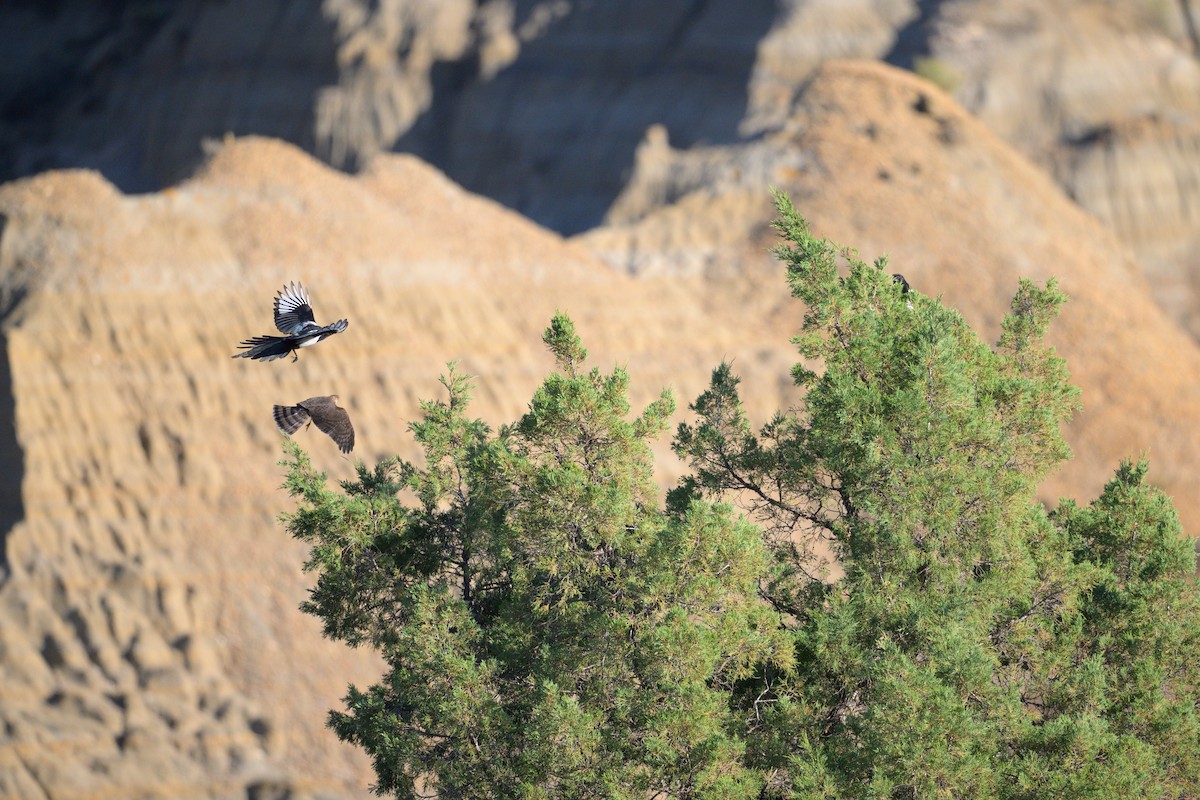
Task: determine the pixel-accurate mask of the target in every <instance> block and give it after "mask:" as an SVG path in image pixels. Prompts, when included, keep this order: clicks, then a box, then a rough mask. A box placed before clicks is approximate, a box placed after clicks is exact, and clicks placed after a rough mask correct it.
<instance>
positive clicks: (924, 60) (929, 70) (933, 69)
mask: <svg viewBox="0 0 1200 800" xmlns="http://www.w3.org/2000/svg"><path fill="white" fill-rule="evenodd" d="M913 72H915V73H916V74H918V75H920V76H921V77H922V78H924V79H925V80H927V81H929V82H930V83H932V84H933V85H934V86H937V87H938V88H940V89H941V90H942V91H944V92H953V91H954V90H955V89H957V88H958V86H959V84H961V83H962V76H961V75H959V74H958V72H957V71H956V70H955V69H954V67H952V66H950V65H949V64H947V63H946V62H945V61H943V60H941V59H940V58H934V57H933V56H917V57H916V58H915V59H913Z"/></svg>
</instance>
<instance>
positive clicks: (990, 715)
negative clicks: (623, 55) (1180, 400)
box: [286, 196, 1200, 800]
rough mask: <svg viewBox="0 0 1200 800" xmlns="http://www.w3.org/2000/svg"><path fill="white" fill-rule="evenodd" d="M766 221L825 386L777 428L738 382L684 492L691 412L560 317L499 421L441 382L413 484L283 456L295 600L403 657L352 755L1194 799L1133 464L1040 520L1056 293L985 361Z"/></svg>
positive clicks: (420, 778)
mask: <svg viewBox="0 0 1200 800" xmlns="http://www.w3.org/2000/svg"><path fill="white" fill-rule="evenodd" d="M777 204H778V208H779V212H780V218H779V222H778V224H777V227H778V229H779V231H780V232H781V234H782V235H783V238H784V240H785V244H784V245H782V246H781V247H780V248H778V250H777V254H778V256H779V257H780V259H781V260H782V261H783V263H784V264H785V266H786V269H787V277H788V283H789V285H790V286H791V288H792V292H793V294H794V295H795V296H796V297H797V298H798V299H800V300H801V301H802V302H803V303H804V304H805V308H806V316H805V320H804V323H803V325H802V327H801V330H800V331H799V333H798V335H797V336H796V337H795V339H794V340H793V341H794V343H795V344H796V346H797V348H798V350H799V353H800V355H801V356H803V357H804V359H806V361H805V364H808V365H817V366H818V369H816V370H814V369H811V368H810V367H808V366H804V365H797V366H796V367H795V368H794V370H793V376H794V378H795V380H796V381H797V383H798V384H799V385H800V386H801V387H802V388H803V390H804V400H803V403H802V404H801V405H800V407H798V408H796V409H792V410H789V411H786V412H785V411H780V412H778V413H777V414H775V415H774V416H773V417H772V418H771V419H770V420H769V421H768V422H767V423H766V424H765V425H763V426H762V427H761V428H759V429H757V430H756V429H755V428H754V427H753V426H752V425H751V422H750V420H749V418H748V416H747V414H746V413H745V411H744V409H743V406H742V402H741V398H740V396H739V382H738V378H737V376H736V375H735V374H734V373H733V370H732V368H731V367H730V366H729V365H728V364H722V365H720V366H718V367H717V368H716V369H715V370H714V371H713V375H712V381H711V383H710V386H709V387H708V389H707V390H705V391H704V392H703V393H702V394H701V395H700V396H699V397H698V398H697V399H696V401H695V403H694V404H693V405H692V406H691V411H692V414H691V416H690V418H689V420H688V421H686V422H684V423H683V424H681V425H680V426H679V427H678V430H677V433H676V436H675V440H674V445H675V449H676V452H677V453H678V454H679V456H680V457H681V458H683V459H684V460H685V461H686V462H687V464H688V465H689V467H690V470H691V474H690V475H688V476H687V477H686V478H685V479H684V480H683V481H681V482H680V484H679V485H678V486H676V487H675V488H673V489H672V490H671V491H669V492H668V493H667V497H666V502H665V504H664V503H662V502H661V501H660V494H659V490H658V488H657V487H656V486H655V484H654V482H653V480H652V466H653V465H652V461H651V457H650V450H649V446H648V442H649V441H650V440H651V439H652V438H654V437H656V436H659V435H661V434H662V433H663V432H664V431H665V430H666V429H667V426H668V421H669V420H670V418H671V417H672V415H673V413H674V402H673V400H672V398H671V396H670V394H669V393H666V392H664V393H663V394H662V396H661V397H660V398H659V399H658V400H656V401H654V402H653V403H651V404H650V405H649V406H647V407H646V408H645V409H644V410H642V412H641V413H640V414H634V413H633V412H632V410H631V408H630V404H629V402H628V400H627V394H628V388H629V387H628V384H629V377H628V375H627V374H626V372H625V371H624V370H622V369H619V368H617V369H614V370H612V371H611V372H602V371H600V370H598V369H595V368H590V369H589V368H588V366H587V351H586V349H585V348H584V347H583V344H582V342H581V340H580V338H579V336H578V335H577V333H576V331H575V328H574V325H573V323H572V322H571V321H570V320H569V319H568V318H567V317H565V316H564V315H562V314H558V315H556V316H555V317H554V319H553V320H552V321H551V323H550V326H549V327H548V328H547V330H546V333H545V336H544V342H545V344H546V346H547V347H548V348H549V349H550V351H551V352H552V353H553V355H554V357H555V359H556V362H557V369H556V371H555V372H554V373H553V374H551V375H550V376H549V377H548V378H547V379H546V380H545V381H544V383H543V384H542V385H541V386H540V387H539V388H538V389H537V391H536V392H535V394H534V396H533V398H532V400H531V401H530V404H529V408H528V411H527V413H525V414H524V415H523V416H522V417H521V418H520V419H519V420H517V421H516V422H515V423H513V424H511V425H508V426H504V427H502V428H500V429H499V430H498V431H492V430H490V429H489V428H488V427H487V426H486V425H484V424H483V423H482V422H480V421H479V420H476V419H473V418H471V417H469V416H468V414H467V408H468V405H469V401H470V383H469V381H468V380H467V379H466V378H464V377H463V376H461V375H460V374H458V373H457V372H456V371H455V369H454V368H453V365H452V366H451V369H450V372H449V374H448V376H447V377H446V378H445V379H444V380H443V383H444V385H445V389H446V395H447V396H446V399H444V400H440V401H436V402H428V403H425V404H424V405H423V407H422V415H421V419H420V420H419V421H417V422H415V423H413V424H412V426H411V430H412V432H413V435H414V437H415V439H416V441H417V442H418V444H420V446H421V447H422V448H423V451H424V459H423V461H422V463H421V464H419V465H418V464H414V463H408V462H404V461H400V460H395V459H393V460H388V461H385V462H383V463H381V464H379V465H378V466H376V467H375V468H374V469H367V468H366V467H365V466H360V467H359V471H358V477H357V480H355V481H351V482H347V483H345V484H343V486H342V487H341V488H342V491H340V492H337V491H332V490H330V489H328V488H327V487H326V485H325V484H326V482H325V477H324V475H321V474H318V473H316V472H315V471H314V470H313V468H312V465H311V464H310V462H309V461H308V459H307V457H306V456H305V455H304V454H303V453H302V452H301V451H299V450H298V449H296V448H295V447H294V446H290V448H289V451H288V456H289V457H288V460H287V462H286V464H287V466H288V477H287V484H286V485H287V487H288V488H289V490H290V491H291V492H292V493H293V495H295V496H296V497H297V498H298V509H297V511H296V512H295V513H293V514H291V515H288V517H287V519H286V522H287V525H288V526H289V529H290V530H291V531H292V533H293V534H294V535H295V536H297V537H299V538H301V539H303V540H305V541H307V542H309V543H310V545H311V546H312V550H311V557H310V559H309V561H308V563H307V564H306V567H307V569H309V570H311V571H313V572H314V573H315V574H316V585H315V586H314V588H313V590H312V595H311V597H310V599H309V601H308V602H307V603H306V604H305V609H306V610H308V611H309V612H311V613H313V614H315V615H317V616H318V617H319V618H320V619H321V620H322V622H323V624H324V625H325V631H326V633H327V634H328V635H329V636H332V637H335V638H339V639H342V640H344V641H346V642H348V643H350V644H351V645H355V646H358V645H362V646H368V647H371V648H373V649H375V650H377V651H378V652H379V653H381V654H382V656H383V657H384V659H385V660H386V662H387V665H388V670H387V673H386V674H385V675H384V676H383V677H382V678H381V680H380V681H379V682H378V683H376V684H374V685H372V686H370V687H367V688H366V689H359V688H355V687H351V689H350V692H349V695H348V696H347V698H346V709H345V710H344V711H341V712H335V713H334V714H333V715H332V719H331V721H332V725H333V727H334V728H335V730H336V731H337V733H338V735H339V736H341V737H342V738H343V739H345V740H347V741H351V742H354V743H356V744H358V745H359V746H361V747H362V748H363V749H364V750H366V752H367V753H369V754H370V755H371V757H372V758H373V759H374V766H375V772H376V775H377V776H378V785H377V789H378V790H379V791H380V792H391V793H394V794H396V795H397V796H400V797H417V796H428V795H429V794H430V793H436V794H437V795H438V796H441V797H463V798H485V797H486V798H492V797H495V798H500V797H504V798H508V797H525V798H574V797H614V798H648V797H677V798H701V797H711V798H738V797H745V798H751V797H755V798H774V797H795V798H932V797H956V798H957V797H962V798H965V797H978V798H1012V799H1013V800H1018V799H1020V800H1026V799H1028V800H1032V799H1033V798H1040V797H1062V798H1077V797H1114V798H1116V797H1130V796H1151V797H1178V798H1182V797H1192V796H1195V789H1194V784H1195V778H1196V776H1197V775H1200V720H1198V719H1197V710H1198V707H1200V686H1198V684H1197V672H1196V664H1197V655H1200V624H1198V623H1197V619H1198V618H1200V615H1198V614H1197V611H1198V610H1200V609H1198V608H1197V600H1196V593H1195V590H1194V589H1193V584H1192V582H1191V575H1192V572H1193V570H1194V567H1195V558H1194V555H1193V550H1192V548H1191V545H1190V543H1189V542H1188V541H1187V540H1186V539H1185V538H1184V537H1183V535H1182V531H1181V530H1180V528H1179V524H1178V521H1177V519H1176V517H1175V514H1174V511H1173V510H1172V508H1171V504H1170V502H1169V500H1168V499H1167V498H1166V497H1164V496H1163V495H1162V494H1161V493H1159V492H1157V491H1156V490H1154V489H1153V488H1152V487H1150V486H1148V485H1147V484H1146V482H1145V477H1146V465H1145V464H1144V463H1136V464H1134V463H1127V464H1123V465H1122V466H1121V467H1120V468H1119V469H1118V471H1117V474H1116V476H1115V477H1114V479H1113V481H1112V482H1111V483H1110V484H1109V485H1108V486H1107V487H1106V489H1105V491H1104V493H1103V494H1102V495H1101V496H1100V497H1099V498H1098V499H1097V500H1096V501H1095V502H1093V503H1092V504H1090V505H1088V506H1086V507H1083V506H1079V505H1077V504H1075V503H1073V502H1069V501H1064V502H1063V503H1061V504H1060V505H1059V506H1058V507H1057V508H1056V509H1054V510H1052V511H1048V510H1047V509H1046V508H1045V507H1044V506H1043V505H1042V503H1040V502H1039V501H1038V499H1037V494H1036V488H1037V485H1038V482H1039V481H1040V480H1041V479H1042V478H1044V477H1045V476H1046V475H1047V474H1048V473H1049V472H1050V471H1051V470H1053V469H1054V468H1055V467H1056V466H1057V465H1058V464H1060V463H1061V462H1062V461H1063V460H1065V459H1066V458H1068V457H1069V455H1070V453H1069V450H1068V448H1067V446H1066V443H1065V441H1064V439H1063V437H1062V433H1061V427H1062V425H1063V424H1064V423H1066V422H1067V421H1068V420H1069V419H1070V417H1071V415H1072V414H1074V413H1075V411H1076V409H1077V408H1078V405H1079V398H1078V391H1077V390H1076V389H1075V388H1074V387H1072V386H1071V385H1070V382H1069V377H1068V374H1067V370H1066V365H1065V363H1064V362H1063V360H1062V359H1061V358H1059V357H1058V356H1057V355H1056V354H1055V353H1054V351H1053V349H1052V348H1050V347H1048V346H1047V345H1046V344H1045V342H1044V341H1043V336H1044V335H1045V333H1046V330H1047V328H1048V326H1049V324H1050V323H1051V322H1052V320H1053V318H1054V316H1055V315H1056V314H1057V312H1058V310H1059V308H1060V307H1061V306H1062V304H1063V303H1064V302H1065V300H1066V298H1065V295H1063V293H1062V292H1061V291H1060V290H1059V289H1058V288H1057V286H1056V285H1055V284H1054V282H1053V281H1050V282H1049V283H1048V284H1047V285H1046V286H1045V287H1038V286H1035V285H1034V284H1032V283H1030V282H1027V281H1022V282H1021V284H1020V286H1019V287H1018V290H1017V293H1016V296H1015V297H1014V299H1013V303H1012V307H1011V310H1010V313H1009V315H1008V317H1007V318H1006V319H1005V320H1004V323H1003V328H1002V330H1003V332H1002V335H1001V337H1000V340H999V341H998V342H997V343H996V345H995V346H994V347H989V346H988V345H987V344H985V343H984V342H982V341H980V340H979V338H978V337H977V336H976V334H975V333H974V332H973V331H972V330H971V329H970V327H969V326H968V325H967V324H966V323H965V321H964V320H963V318H962V317H961V316H960V315H959V314H958V313H957V312H955V311H954V310H952V309H949V308H947V307H945V306H943V305H942V304H941V303H940V302H939V301H938V300H936V299H934V298H930V297H927V296H925V295H923V294H921V293H920V292H919V291H913V292H911V293H909V294H906V295H902V294H901V291H900V287H899V286H898V285H897V284H896V283H895V282H893V281H892V279H891V276H890V275H889V274H888V273H887V271H886V269H885V267H886V260H885V259H880V260H878V261H876V262H875V263H873V264H868V263H865V262H863V261H862V260H860V259H859V258H858V257H857V255H856V254H855V253H854V252H853V251H850V250H846V249H844V248H841V247H838V246H836V245H834V244H832V243H830V242H828V241H826V240H823V239H820V238H817V237H814V236H813V235H812V233H811V231H810V230H809V228H808V226H807V224H806V223H805V221H804V219H803V218H802V217H801V216H800V215H799V214H798V213H797V212H796V211H795V209H794V208H793V207H792V205H791V203H790V202H789V201H788V200H787V199H786V198H785V197H783V196H778V197H777ZM917 288H919V287H917ZM733 504H736V505H737V506H740V508H741V509H742V511H743V512H744V514H742V515H739V514H738V513H736V512H735V511H734V510H733V507H734V506H733Z"/></svg>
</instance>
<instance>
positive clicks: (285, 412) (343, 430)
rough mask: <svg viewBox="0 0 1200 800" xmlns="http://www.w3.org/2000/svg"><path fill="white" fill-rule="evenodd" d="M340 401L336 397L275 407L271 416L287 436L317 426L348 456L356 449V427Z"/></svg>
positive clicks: (334, 395)
mask: <svg viewBox="0 0 1200 800" xmlns="http://www.w3.org/2000/svg"><path fill="white" fill-rule="evenodd" d="M337 399H338V396H337V395H336V394H331V395H326V396H325V397H310V398H308V399H307V400H301V401H300V402H299V403H297V404H296V405H294V406H275V407H274V408H273V409H272V411H271V415H272V416H273V417H275V424H276V425H278V426H279V430H281V431H283V432H284V433H286V434H287V435H288V436H291V435H292V434H293V433H295V432H296V431H298V430H300V426H301V425H305V424H307V423H314V424H315V425H316V426H317V428H318V429H319V430H321V431H323V432H324V433H327V434H329V438H331V439H333V441H335V442H337V446H338V448H339V449H341V451H342V452H343V453H349V452H350V451H351V450H353V449H354V426H353V425H351V424H350V415H349V414H347V413H346V409H344V408H342V407H341V406H339V405H338V404H337Z"/></svg>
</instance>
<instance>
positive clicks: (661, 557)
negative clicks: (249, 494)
mask: <svg viewBox="0 0 1200 800" xmlns="http://www.w3.org/2000/svg"><path fill="white" fill-rule="evenodd" d="M545 340H546V344H547V346H548V347H549V348H550V350H551V351H552V352H553V353H554V355H555V357H556V359H557V361H558V368H559V372H557V373H555V374H553V375H551V376H550V377H549V378H547V380H546V382H545V383H544V384H543V385H542V386H541V388H539V389H538V391H537V392H536V394H535V395H534V398H533V400H532V402H531V403H530V406H529V411H528V413H526V414H525V415H524V416H523V417H522V418H521V419H520V420H519V421H518V422H517V423H516V424H514V425H512V426H510V427H507V428H503V429H501V430H500V431H499V433H498V434H492V433H491V432H490V431H489V430H488V428H487V427H486V426H485V425H483V424H482V423H481V422H479V421H478V420H473V419H470V418H469V417H468V416H467V414H466V411H467V405H468V402H469V399H470V394H469V385H468V383H467V381H466V380H465V379H463V378H462V377H461V376H460V375H458V374H457V373H456V372H454V370H453V369H452V370H451V372H450V375H449V376H448V377H447V378H446V379H445V380H444V381H443V383H444V385H445V387H446V390H447V393H448V399H447V400H445V401H440V402H434V403H426V404H425V405H424V406H423V409H422V419H421V421H419V422H417V423H415V424H413V426H412V430H413V433H414V435H415V437H416V439H417V441H418V442H419V443H420V444H421V446H422V447H423V449H424V454H425V459H424V462H425V463H424V465H423V466H417V465H414V464H410V463H406V462H400V461H389V462H385V463H384V464H381V465H380V466H379V467H377V468H376V469H375V470H374V471H368V470H366V469H365V468H360V469H359V476H358V480H357V481H355V482H351V483H348V484H346V485H345V486H344V487H343V489H344V494H338V493H334V492H330V491H328V490H326V489H324V488H323V476H320V475H316V474H314V472H313V471H312V467H311V465H310V464H309V462H308V460H307V458H306V457H304V456H303V454H301V453H300V452H299V451H298V450H295V449H294V448H293V449H292V450H291V451H290V455H291V460H290V461H289V462H288V467H289V473H288V483H287V485H288V487H289V489H291V490H292V492H293V493H294V494H296V495H297V496H298V497H299V498H300V500H301V506H300V509H299V511H297V512H296V513H295V514H293V515H290V516H289V518H288V525H289V527H290V529H291V530H292V532H293V533H294V534H295V535H296V536H298V537H300V538H302V539H304V540H306V541H308V542H310V543H312V545H313V550H312V558H311V559H310V561H309V562H308V564H307V568H308V569H310V570H313V571H315V572H316V573H317V576H318V578H317V586H316V588H315V589H314V590H313V594H312V598H311V600H310V601H309V602H308V603H307V604H306V610H308V611H310V612H312V613H314V614H316V615H317V616H319V617H320V618H321V619H322V620H324V622H325V630H326V633H327V634H329V635H330V636H334V637H337V638H340V639H344V640H345V641H347V642H349V643H351V644H369V645H370V646H372V647H374V648H375V649H377V650H379V652H380V653H382V655H383V656H384V658H385V659H386V660H387V663H388V667H389V670H388V673H387V675H385V676H384V678H383V679H382V680H381V681H380V682H379V683H378V684H376V685H374V686H372V687H370V688H369V689H367V690H365V691H360V690H358V689H354V688H352V689H351V691H350V694H349V696H348V697H347V710H346V711H345V712H338V713H335V714H334V715H333V718H332V722H333V726H334V728H335V729H336V730H337V732H338V734H339V736H341V737H342V738H344V739H346V740H348V741H352V742H355V743H356V744H358V745H360V746H361V747H363V748H364V749H365V750H366V751H367V752H368V753H370V754H371V756H372V758H373V759H374V766H375V772H376V775H377V776H378V787H377V788H378V789H379V790H380V791H383V792H393V793H395V794H397V795H398V796H401V797H415V796H418V794H419V790H421V789H428V790H434V791H437V792H439V793H440V794H441V795H442V796H450V797H575V796H600V797H630V798H635V797H636V798H641V797H646V796H650V795H653V794H656V793H659V794H669V795H672V796H687V797H697V798H698V797H712V798H726V797H755V796H757V794H758V792H759V789H760V786H761V778H760V777H759V775H758V773H757V772H756V771H754V770H752V769H748V768H747V767H746V766H745V765H744V763H743V762H744V746H743V744H742V742H741V740H740V738H739V737H738V736H737V731H738V730H739V729H740V727H741V723H740V721H739V719H738V718H737V717H736V715H735V708H734V707H733V706H731V704H730V703H729V700H728V697H729V692H730V690H731V688H732V687H733V686H735V685H738V684H740V683H744V682H746V681H748V680H750V679H751V678H752V677H753V676H754V674H755V672H756V670H758V669H759V668H760V667H761V665H764V664H777V665H786V664H787V663H788V660H789V658H790V650H789V649H788V647H787V641H786V638H785V637H784V636H783V633H782V629H781V627H780V625H779V620H778V616H777V615H776V614H775V612H774V611H773V610H772V609H771V608H770V607H769V606H767V605H766V604H765V603H763V602H762V601H761V600H759V598H758V596H757V590H756V586H757V583H756V582H757V580H758V577H759V575H760V574H762V572H763V571H764V570H765V569H766V568H767V563H768V556H767V553H766V550H765V548H764V547H763V545H762V542H761V540H760V538H759V535H758V531H757V530H756V529H755V528H754V527H753V526H751V525H749V524H748V523H746V522H744V521H740V520H738V519H737V518H736V517H735V516H734V515H733V514H732V513H731V510H730V508H729V507H728V506H724V505H721V504H717V503H711V502H707V501H704V500H701V499H694V500H692V501H690V502H687V503H685V504H682V505H680V506H679V507H678V508H676V509H674V510H673V511H672V512H671V513H667V512H666V511H664V510H662V509H660V508H658V507H657V506H658V495H657V489H656V487H655V486H654V484H653V482H652V480H651V458H650V451H649V447H648V446H647V443H646V442H647V440H648V439H649V438H650V437H653V436H655V435H658V434H661V433H662V432H663V431H664V430H665V429H666V426H667V419H668V418H669V417H670V415H671V414H672V413H673V411H674V403H673V401H672V399H671V397H670V395H669V394H667V393H664V394H663V395H662V397H661V398H660V399H659V400H657V401H655V402H654V403H651V404H650V405H649V406H648V407H647V408H646V409H645V410H644V411H643V412H642V413H641V414H640V415H638V416H636V417H633V418H630V407H629V403H628V401H627V399H626V390H627V387H628V376H627V374H626V373H625V371H624V370H622V369H615V370H614V371H612V372H611V373H602V372H600V371H599V370H596V369H592V370H590V371H587V372H584V371H583V367H584V361H585V359H586V350H584V348H583V346H582V344H581V342H580V340H579V338H578V336H576V334H575V332H574V327H573V325H572V323H571V322H570V320H569V319H567V318H566V317H565V316H562V315H558V316H556V317H555V318H554V320H553V321H552V323H551V325H550V327H549V329H548V330H547V332H546V337H545ZM401 488H403V489H405V490H407V492H408V493H410V494H411V495H412V496H413V497H415V498H416V501H415V502H412V503H405V502H402V501H401V500H400V499H398V496H397V493H398V490H400V489H401Z"/></svg>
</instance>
